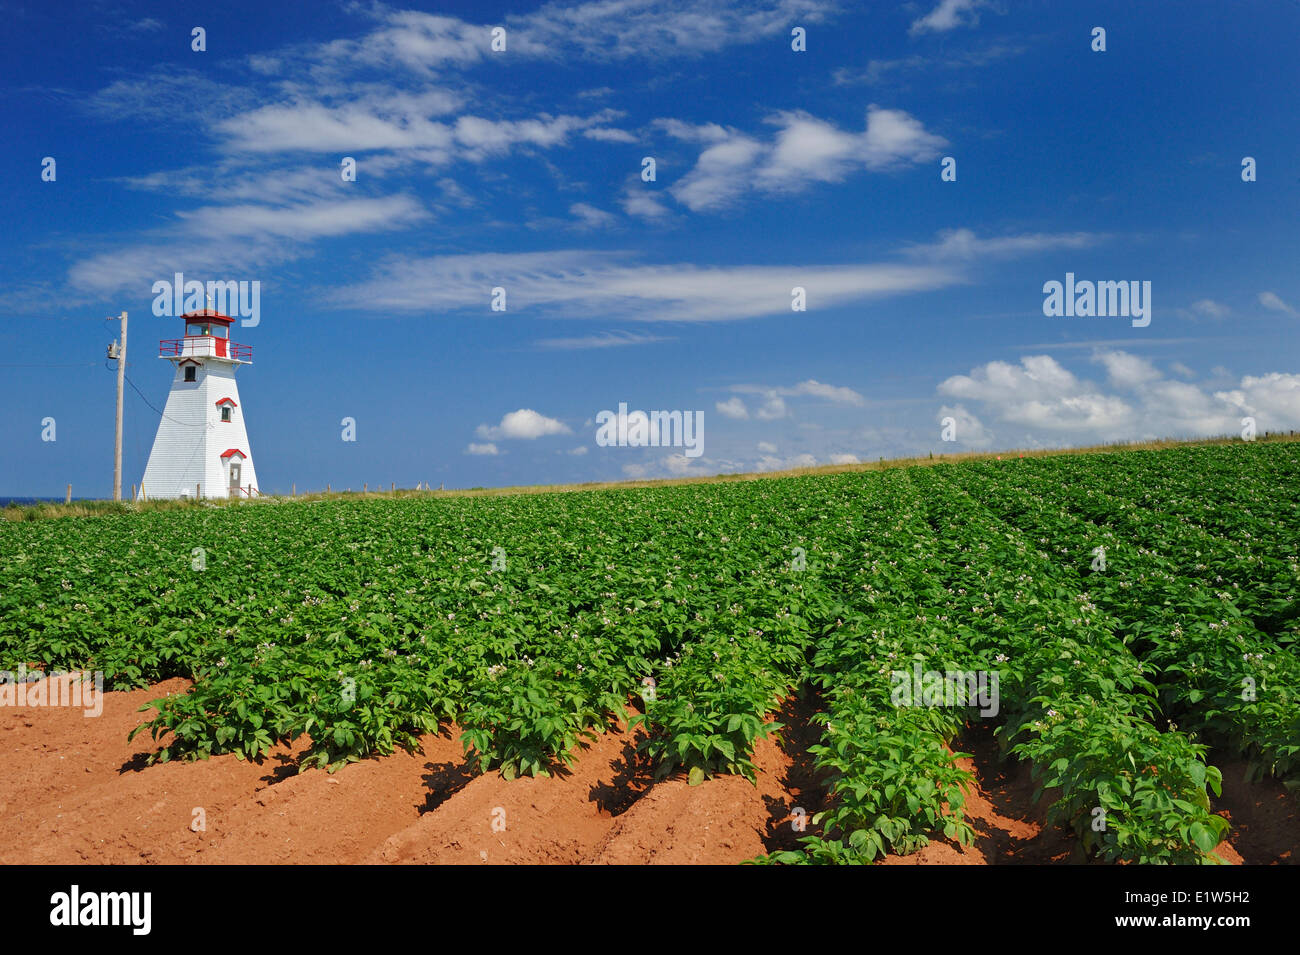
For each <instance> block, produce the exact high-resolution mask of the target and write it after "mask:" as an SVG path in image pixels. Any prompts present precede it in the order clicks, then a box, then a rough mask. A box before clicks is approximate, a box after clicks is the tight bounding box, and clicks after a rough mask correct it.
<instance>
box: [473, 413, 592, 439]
mask: <svg viewBox="0 0 1300 955" xmlns="http://www.w3.org/2000/svg"><path fill="white" fill-rule="evenodd" d="M476 433H477V434H478V436H479V437H480V438H492V439H493V440H500V439H501V438H511V439H517V440H524V441H531V440H533V439H534V438H540V437H542V436H544V435H548V434H572V432H571V431H570V430H569V427H568V426H567V425H565V424H564V423H563V422H561V421H557V420H556V419H555V418H548V417H546V416H545V415H541V414H538V413H537V412H536V411H534V410H532V409H531V408H520V409H519V410H518V411H511V412H510V413H509V414H507V415H505V416H504V417H503V418H502V419H501V423H500V424H499V425H495V426H493V425H486V424H481V425H479V426H478V429H477V432H476Z"/></svg>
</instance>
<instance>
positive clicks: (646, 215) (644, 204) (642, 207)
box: [619, 185, 672, 222]
mask: <svg viewBox="0 0 1300 955" xmlns="http://www.w3.org/2000/svg"><path fill="white" fill-rule="evenodd" d="M619 204H620V205H621V206H622V207H623V211H624V212H626V213H627V214H628V215H630V216H636V217H637V218H639V219H645V220H647V221H651V222H653V221H655V220H657V219H663V218H664V217H665V216H670V215H672V213H671V212H669V211H668V207H667V206H665V205H664V203H663V200H662V199H660V198H659V196H658V194H656V193H654V192H651V191H650V188H649V187H648V186H645V187H643V186H635V185H633V186H629V187H628V189H627V191H626V192H624V193H623V198H622V199H621V200H619Z"/></svg>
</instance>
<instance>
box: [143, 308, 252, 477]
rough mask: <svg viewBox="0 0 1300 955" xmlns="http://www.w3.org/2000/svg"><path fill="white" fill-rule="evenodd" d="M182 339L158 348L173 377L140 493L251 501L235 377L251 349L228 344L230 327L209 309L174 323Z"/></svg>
mask: <svg viewBox="0 0 1300 955" xmlns="http://www.w3.org/2000/svg"><path fill="white" fill-rule="evenodd" d="M181 320H182V321H184V322H185V337H184V338H176V339H169V340H164V341H162V342H159V343H158V355H159V357H160V358H165V359H167V360H168V361H170V362H171V363H172V365H173V368H174V371H175V376H174V377H173V378H172V390H171V392H170V394H168V395H167V407H166V408H165V409H164V411H163V417H162V421H161V422H159V424H158V436H157V437H155V438H154V441H153V450H152V451H150V452H149V463H148V465H147V466H146V467H145V469H144V482H143V484H142V485H141V489H142V491H143V492H144V496H145V497H146V498H166V497H194V496H195V495H198V496H199V497H256V496H257V493H258V491H257V472H256V471H254V470H253V450H252V448H250V447H249V445H248V432H247V431H245V430H244V407H243V404H242V403H241V402H240V400H239V388H238V387H237V386H236V385H235V370H236V369H237V368H238V367H239V366H240V365H248V364H252V357H253V349H252V347H251V346H248V345H236V344H235V343H234V342H232V341H231V340H230V325H231V323H232V322H233V321H234V319H232V318H230V317H229V316H228V315H222V314H221V313H220V312H218V311H216V310H215V309H212V308H205V309H201V310H199V311H197V312H190V313H188V314H186V315H182V316H181Z"/></svg>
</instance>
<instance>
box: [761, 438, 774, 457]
mask: <svg viewBox="0 0 1300 955" xmlns="http://www.w3.org/2000/svg"><path fill="white" fill-rule="evenodd" d="M758 450H760V451H762V452H763V453H764V454H776V445H775V444H772V442H770V441H760V442H758Z"/></svg>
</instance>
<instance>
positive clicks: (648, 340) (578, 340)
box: [536, 331, 676, 351]
mask: <svg viewBox="0 0 1300 955" xmlns="http://www.w3.org/2000/svg"><path fill="white" fill-rule="evenodd" d="M675 340H676V339H674V338H671V337H668V336H664V335H647V334H644V333H642V332H629V331H613V332H600V333H598V334H595V335H580V336H577V337H573V338H542V339H539V340H538V341H537V342H536V345H537V347H538V348H545V349H555V350H562V351H569V350H582V349H588V348H625V347H627V346H629V345H653V344H656V343H658V342H671V341H675Z"/></svg>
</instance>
